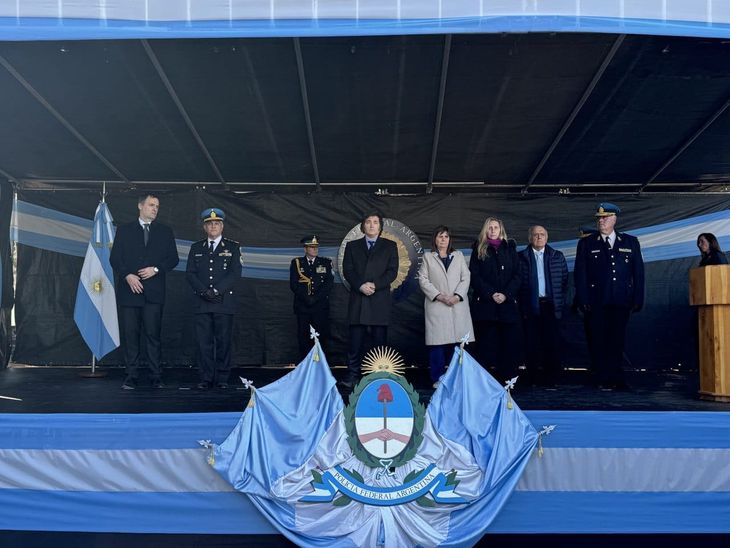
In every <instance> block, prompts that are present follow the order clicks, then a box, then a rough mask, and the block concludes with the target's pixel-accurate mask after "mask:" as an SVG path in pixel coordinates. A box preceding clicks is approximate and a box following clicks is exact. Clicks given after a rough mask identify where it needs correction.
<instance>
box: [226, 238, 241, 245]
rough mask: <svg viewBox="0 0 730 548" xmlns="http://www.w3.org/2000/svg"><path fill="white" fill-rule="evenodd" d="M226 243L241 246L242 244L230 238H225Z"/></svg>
mask: <svg viewBox="0 0 730 548" xmlns="http://www.w3.org/2000/svg"><path fill="white" fill-rule="evenodd" d="M223 239H224V240H225V241H227V242H230V243H232V244H235V245H238V246H240V245H241V244H240V243H239V242H237V241H236V240H231V239H230V238H223Z"/></svg>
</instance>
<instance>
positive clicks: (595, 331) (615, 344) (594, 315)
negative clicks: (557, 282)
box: [574, 203, 644, 390]
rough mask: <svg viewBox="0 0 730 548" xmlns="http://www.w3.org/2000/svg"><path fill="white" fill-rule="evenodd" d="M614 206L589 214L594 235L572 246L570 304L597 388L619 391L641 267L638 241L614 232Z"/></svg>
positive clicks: (640, 296)
mask: <svg viewBox="0 0 730 548" xmlns="http://www.w3.org/2000/svg"><path fill="white" fill-rule="evenodd" d="M620 211H621V210H620V209H619V207H618V206H616V205H614V204H610V203H602V204H600V205H599V206H598V210H597V212H596V214H595V216H596V218H597V223H596V225H597V228H598V231H597V233H595V234H590V235H588V236H586V237H585V238H582V239H581V240H579V241H578V249H577V251H576V256H575V272H574V278H575V291H576V304H577V305H578V306H579V307H580V309H581V310H583V312H584V314H585V321H586V326H587V330H588V331H589V337H588V341H589V352H590V355H591V362H592V365H593V370H594V373H595V375H596V380H597V381H598V385H599V387H600V388H602V389H606V390H612V389H625V388H626V383H625V381H624V378H623V369H622V367H621V364H622V362H623V353H624V343H625V340H626V326H627V324H628V321H629V316H630V315H631V313H632V312H638V311H639V310H641V308H642V306H643V305H644V261H643V259H642V257H641V247H640V246H639V240H638V239H637V238H636V237H634V236H631V235H630V234H626V233H623V232H616V231H615V230H614V227H615V225H616V218H617V215H618V214H619V213H620Z"/></svg>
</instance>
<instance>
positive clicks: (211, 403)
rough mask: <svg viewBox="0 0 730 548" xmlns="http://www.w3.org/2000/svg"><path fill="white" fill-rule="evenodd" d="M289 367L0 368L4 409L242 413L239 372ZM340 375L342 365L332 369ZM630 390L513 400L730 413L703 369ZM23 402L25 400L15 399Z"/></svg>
mask: <svg viewBox="0 0 730 548" xmlns="http://www.w3.org/2000/svg"><path fill="white" fill-rule="evenodd" d="M291 369H292V367H285V366H282V367H263V366H260V367H240V368H236V369H234V370H233V372H232V374H231V384H230V387H229V388H228V389H227V390H216V389H214V390H206V391H201V390H198V389H197V388H196V385H197V383H198V377H197V371H196V370H194V369H190V368H174V369H165V383H166V388H164V389H159V390H156V389H152V388H150V387H149V386H146V385H145V382H144V381H145V380H144V379H142V382H140V387H139V388H138V389H137V390H134V391H126V390H122V389H121V385H122V381H123V380H124V371H123V369H121V368H109V369H106V368H100V369H98V371H101V372H104V373H106V376H105V377H102V378H94V379H89V378H83V377H82V376H81V375H82V374H83V373H86V372H89V371H90V370H89V368H80V367H29V366H23V365H14V366H12V367H10V368H8V369H5V370H0V396H4V397H10V398H16V399H4V398H0V413H206V412H228V411H233V412H235V411H242V410H243V409H245V406H246V404H247V403H248V398H249V392H248V391H247V390H244V389H243V386H242V384H241V382H240V380H239V377H244V378H247V379H250V380H252V381H254V386H259V387H261V386H264V385H266V384H268V383H270V382H272V381H274V380H276V379H278V378H279V377H281V376H283V375H285V374H286V373H288V372H289V371H291ZM332 372H333V373H334V375H335V377H336V378H340V377H341V376H343V375H344V373H345V368H344V367H333V368H332ZM406 378H407V379H408V381H409V382H410V383H411V384H413V386H414V387H415V388H416V390H417V391H418V393H419V394H420V396H421V400H422V402H423V403H424V404H427V403H428V400H429V399H430V398H431V395H432V394H433V387H432V385H431V382H430V380H429V378H428V374H427V372H426V369H425V368H410V369H408V370H407V372H406ZM626 379H627V381H628V383H629V385H630V387H631V388H630V389H629V390H626V391H612V392H604V391H601V390H599V389H598V388H595V387H593V386H590V385H587V384H584V382H587V375H586V372H585V371H580V370H578V371H567V372H566V373H565V375H564V382H563V383H561V384H558V385H557V388H556V389H553V390H549V389H545V388H542V387H540V386H534V385H531V384H530V383H529V382H522V381H521V380H518V382H517V387H516V389H515V391H514V396H515V399H516V400H517V401H518V402H519V404H520V407H521V408H522V409H524V410H538V409H541V410H574V411H730V404H727V403H716V402H708V401H702V400H700V399H699V397H698V396H697V389H698V386H699V381H698V373H697V372H696V371H690V372H686V373H680V372H655V371H639V370H633V371H631V370H629V371H627V372H626ZM18 400H20V401H18Z"/></svg>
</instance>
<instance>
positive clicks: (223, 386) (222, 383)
mask: <svg viewBox="0 0 730 548" xmlns="http://www.w3.org/2000/svg"><path fill="white" fill-rule="evenodd" d="M215 387H216V388H219V389H221V390H225V389H226V388H228V383H227V382H219V383H218V384H216V385H215Z"/></svg>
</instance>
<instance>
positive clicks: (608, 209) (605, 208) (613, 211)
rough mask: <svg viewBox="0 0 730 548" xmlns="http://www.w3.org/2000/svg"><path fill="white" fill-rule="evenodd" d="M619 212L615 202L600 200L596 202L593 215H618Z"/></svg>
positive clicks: (619, 209)
mask: <svg viewBox="0 0 730 548" xmlns="http://www.w3.org/2000/svg"><path fill="white" fill-rule="evenodd" d="M619 213H621V208H620V207H619V206H617V205H616V204H609V203H608V202H602V203H600V204H598V209H597V210H596V214H595V215H594V217H610V216H611V215H618V214H619Z"/></svg>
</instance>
